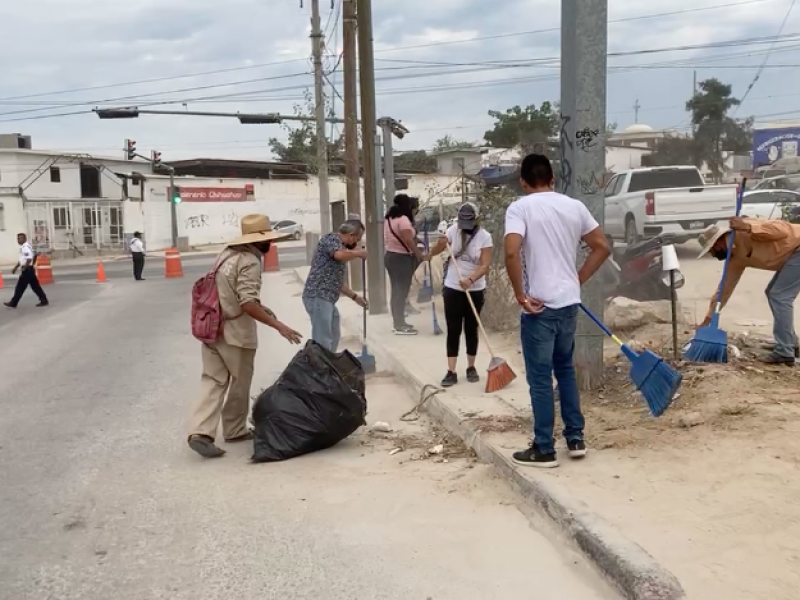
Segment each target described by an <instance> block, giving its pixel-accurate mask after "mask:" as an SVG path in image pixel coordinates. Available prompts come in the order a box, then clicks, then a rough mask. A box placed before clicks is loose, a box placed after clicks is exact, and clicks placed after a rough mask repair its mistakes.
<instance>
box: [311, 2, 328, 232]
mask: <svg viewBox="0 0 800 600" xmlns="http://www.w3.org/2000/svg"><path fill="white" fill-rule="evenodd" d="M324 43H325V41H324V35H323V33H322V23H321V22H320V17H319V0H311V47H312V51H313V54H314V103H315V105H316V106H315V111H316V121H317V178H318V179H319V225H320V234H322V235H325V234H326V233H329V232H330V230H331V198H330V183H329V181H328V138H327V136H326V135H325V94H324V85H325V84H324V81H323V71H322V48H323V45H324Z"/></svg>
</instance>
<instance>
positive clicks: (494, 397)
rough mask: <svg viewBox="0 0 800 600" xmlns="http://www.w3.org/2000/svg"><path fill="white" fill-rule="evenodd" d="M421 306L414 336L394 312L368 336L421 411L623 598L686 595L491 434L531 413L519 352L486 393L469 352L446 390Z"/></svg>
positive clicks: (355, 315) (379, 319)
mask: <svg viewBox="0 0 800 600" xmlns="http://www.w3.org/2000/svg"><path fill="white" fill-rule="evenodd" d="M295 272H296V274H297V277H298V278H299V279H300V280H301V281H305V278H306V276H307V273H308V268H302V269H297V270H295ZM338 306H339V310H340V313H341V316H342V324H343V328H344V329H345V330H346V332H347V333H349V334H359V335H360V334H361V318H360V314H361V313H360V310H359V309H358V307H357V306H356V305H355V304H353V303H351V302H348V301H347V300H343V301H341V302H339V304H338ZM419 308H420V310H421V311H422V312H421V314H419V315H415V316H413V317H411V318H410V319H409V320H410V321H411V322H412V324H414V325H415V326H417V328H418V329H419V331H420V334H419V335H418V336H414V337H403V336H394V335H392V324H391V319H390V317H389V316H388V315H380V316H371V317H370V318H369V320H368V325H367V330H368V335H367V343H368V348H369V351H370V353H371V354H374V355H375V357H376V361H377V364H378V369H379V370H381V371H389V372H392V373H393V374H394V375H395V377H396V378H397V380H398V381H399V382H401V383H403V384H404V385H405V386H406V387H407V388H408V389H409V391H410V392H411V393H413V394H414V395H415V396H418V397H420V402H421V404H422V409H423V410H425V411H426V412H428V413H429V414H430V415H432V416H433V417H434V418H436V419H437V420H438V421H440V422H441V424H442V425H443V426H444V427H445V428H447V429H448V430H449V431H451V432H452V433H454V434H455V435H458V436H459V437H461V438H462V439H463V440H464V442H465V443H466V444H467V445H468V446H469V447H471V448H472V449H473V450H474V451H475V452H476V453H477V455H478V456H479V458H480V459H481V460H482V461H484V462H487V463H490V464H492V465H494V466H495V467H496V469H497V470H498V471H499V473H500V474H501V475H502V476H503V477H504V478H505V479H507V480H508V481H509V482H510V483H512V484H513V485H514V487H516V488H517V490H518V491H519V492H520V493H521V495H522V496H523V498H524V499H525V500H526V502H527V503H528V504H529V506H530V508H532V509H533V510H534V511H535V513H536V514H538V515H540V516H544V517H546V518H547V519H549V520H550V522H551V523H552V524H553V525H555V526H556V528H557V530H558V531H559V533H560V534H562V535H563V536H564V537H566V538H567V540H569V542H570V543H571V544H574V545H575V546H576V547H577V548H578V549H580V550H581V551H582V552H583V553H584V554H585V555H586V556H587V557H588V558H589V559H590V560H591V561H592V562H593V563H594V564H595V565H596V566H597V567H598V568H599V569H600V570H601V571H602V572H603V573H604V574H605V575H606V577H608V578H609V579H610V580H611V581H612V582H613V583H614V584H615V585H616V586H617V587H618V588H619V589H620V591H622V593H623V594H624V595H625V597H627V598H631V599H635V600H654V599H658V600H673V599H678V598H684V597H685V594H684V591H683V589H682V587H681V585H680V583H679V582H678V580H677V579H676V578H675V577H674V575H672V574H671V573H670V572H669V571H667V570H666V569H665V568H663V567H662V566H660V565H659V564H657V563H656V561H655V560H654V559H653V557H652V556H650V555H649V554H648V553H647V552H646V551H645V550H644V549H643V548H642V547H641V546H639V545H638V544H636V543H634V542H633V541H631V540H629V539H627V538H626V537H625V536H623V535H622V534H621V533H620V532H619V531H617V530H616V529H615V528H614V527H613V526H612V525H611V524H610V523H608V522H606V521H605V520H604V519H602V518H601V517H600V516H598V515H596V514H594V513H593V512H592V511H591V510H590V509H589V507H588V506H587V505H586V504H585V503H584V502H582V501H581V500H579V499H577V498H576V497H575V495H574V494H572V493H570V490H568V489H566V488H565V487H563V486H562V485H561V484H560V483H559V482H558V475H557V474H550V473H542V472H539V471H536V470H533V469H521V468H520V467H518V466H517V465H516V464H515V463H513V462H512V461H511V453H512V452H513V450H514V448H509V447H506V445H507V444H502V445H501V444H500V443H497V438H496V437H493V436H492V435H491V434H490V430H491V426H493V425H496V424H497V423H503V422H513V423H519V422H520V420H522V419H526V420H527V421H528V422H529V420H530V415H531V408H530V396H529V393H528V389H527V384H526V383H525V376H524V373H523V372H521V371H522V370H521V368H520V367H519V362H520V361H519V360H517V357H513V358H514V360H509V362H510V363H512V365H513V367H514V369H515V371H516V372H517V376H518V377H517V379H516V380H515V381H514V382H513V383H512V384H511V385H509V386H508V387H507V388H505V389H503V390H501V391H500V392H498V393H495V394H486V393H484V386H485V382H481V383H477V384H470V383H467V382H466V380H465V377H464V376H463V375H464V373H463V372H464V370H465V368H466V364H465V362H464V360H463V359H462V361H461V362H460V364H459V365H458V371H459V375H460V381H459V384H458V385H457V386H455V387H453V388H450V389H448V390H447V391H445V390H442V389H439V387H438V386H439V382H440V381H441V379H442V377H443V376H444V374H445V371H446V357H445V348H444V336H434V335H433V327H432V316H431V305H430V304H425V305H421V306H419ZM437 312H438V317H439V319H440V322H441V325H442V327H443V326H444V312H443V310H442V306H441V305H440V304H437ZM484 346H485V345H482V346H481V350H479V356H478V366H479V370H482V369H483V365H487V364H488V363H489V355H488V353H487V352H486V350H485V347H484ZM495 350H497V348H495ZM508 351H509V349H508V348H506V349H504V350H503V351H502V352H500V353H499V354H501V355H504V357H505V358H507V359H511V358H512V357H510V356H505V354H506V353H507V352H508ZM429 390H430V391H429ZM426 392H427V397H426V395H425V394H426ZM517 437H518V439H519V443H520V446H519V448H516V449H521V448H523V447H524V444H525V442H526V439H530V431H524V432H523V431H520V432H519V435H518V436H517ZM590 460H591V459H590ZM563 468H567V469H569V468H570V466H569V464H566V465H565V466H564V467H562V469H563Z"/></svg>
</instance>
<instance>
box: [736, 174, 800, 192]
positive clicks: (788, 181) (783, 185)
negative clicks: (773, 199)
mask: <svg viewBox="0 0 800 600" xmlns="http://www.w3.org/2000/svg"><path fill="white" fill-rule="evenodd" d="M748 189H753V190H798V189H800V175H781V176H779V177H770V178H769V179H761V180H757V183H756V184H755V185H754V186H752V187H750V186H748Z"/></svg>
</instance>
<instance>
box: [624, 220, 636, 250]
mask: <svg viewBox="0 0 800 600" xmlns="http://www.w3.org/2000/svg"><path fill="white" fill-rule="evenodd" d="M638 241H639V234H638V233H637V232H636V221H635V220H634V219H633V217H628V218H627V219H626V220H625V243H626V244H627V245H628V246H632V245H633V244H635V243H636V242H638Z"/></svg>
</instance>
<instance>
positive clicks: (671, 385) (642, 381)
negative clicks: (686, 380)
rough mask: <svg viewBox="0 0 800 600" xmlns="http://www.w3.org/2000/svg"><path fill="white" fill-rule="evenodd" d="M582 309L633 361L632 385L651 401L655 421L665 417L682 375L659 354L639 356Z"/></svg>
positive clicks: (650, 406) (650, 353)
mask: <svg viewBox="0 0 800 600" xmlns="http://www.w3.org/2000/svg"><path fill="white" fill-rule="evenodd" d="M581 308H582V309H583V312H585V313H586V316H587V317H589V318H590V319H591V320H592V321H594V322H595V323H596V324H597V326H598V327H599V328H600V329H602V330H603V333H605V334H606V335H607V336H608V337H610V338H611V339H612V340H614V342H615V343H617V344H618V345H619V348H620V350H622V353H623V354H624V355H625V356H626V358H627V359H628V360H629V361H631V371H630V378H631V381H633V383H634V385H635V386H636V389H638V390H639V391H640V392H641V393H642V396H644V399H645V400H646V401H647V406H648V407H649V408H650V413H651V414H652V415H653V416H654V417H660V416H661V415H662V414H664V411H665V410H667V408H668V407H669V405H670V404H671V403H672V400H673V398H675V394H676V393H677V392H678V388H679V387H680V386H681V381H682V380H683V377H681V374H680V373H678V372H677V371H676V370H675V369H673V368H672V367H670V366H669V365H668V364H667V363H665V362H664V359H663V358H661V357H660V356H659V355H658V354H656V353H655V352H652V351H650V350H645V351H644V352H642V353H641V354H637V353H636V352H634V351H633V350H632V349H631V348H630V347H629V346H627V345H626V344H623V343H622V340H620V339H619V338H618V337H617V336H615V335H614V334H613V333H611V331H609V329H608V327H606V326H605V325H603V323H601V322H600V320H599V319H598V318H597V317H595V316H594V315H593V314H592V313H591V312H589V310H588V309H587V308H586V307H585V306H584V305H583V304H581Z"/></svg>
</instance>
